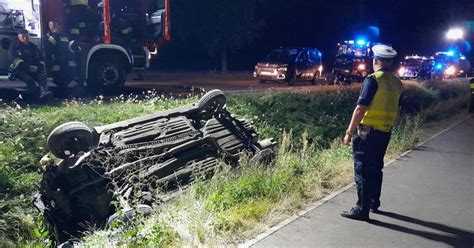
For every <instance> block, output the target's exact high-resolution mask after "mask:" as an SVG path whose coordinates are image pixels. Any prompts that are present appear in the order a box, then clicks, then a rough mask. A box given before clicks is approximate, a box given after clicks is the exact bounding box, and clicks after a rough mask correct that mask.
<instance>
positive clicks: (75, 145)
mask: <svg viewBox="0 0 474 248" xmlns="http://www.w3.org/2000/svg"><path fill="white" fill-rule="evenodd" d="M47 143H48V148H49V150H50V151H51V153H52V154H53V155H54V156H56V157H58V158H61V159H66V158H69V157H70V156H71V155H76V154H78V153H79V152H87V151H89V150H90V148H91V147H92V146H93V143H94V134H93V133H92V130H91V129H90V128H89V127H88V126H86V125H85V124H84V123H82V122H68V123H64V124H62V125H60V126H58V127H56V128H55V129H54V130H53V131H52V132H51V133H50V134H49V136H48V140H47Z"/></svg>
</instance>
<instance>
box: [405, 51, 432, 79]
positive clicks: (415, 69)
mask: <svg viewBox="0 0 474 248" xmlns="http://www.w3.org/2000/svg"><path fill="white" fill-rule="evenodd" d="M432 67H433V57H424V56H418V55H413V56H406V57H405V59H404V60H403V61H402V62H400V68H399V69H398V76H399V77H400V78H401V79H429V78H431V70H432Z"/></svg>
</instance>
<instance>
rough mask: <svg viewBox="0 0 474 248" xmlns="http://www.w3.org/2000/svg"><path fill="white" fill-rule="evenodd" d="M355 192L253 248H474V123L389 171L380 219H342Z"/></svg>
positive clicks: (375, 216)
mask: <svg viewBox="0 0 474 248" xmlns="http://www.w3.org/2000/svg"><path fill="white" fill-rule="evenodd" d="M355 201H356V191H355V188H354V187H352V188H350V189H349V190H347V191H345V192H344V193H342V194H340V195H338V196H336V197H335V198H333V199H331V200H330V201H328V202H326V203H325V204H323V205H321V206H320V207H317V208H315V209H313V210H311V211H310V212H308V213H307V214H305V215H303V216H301V217H299V218H298V219H296V220H295V221H293V222H291V223H290V224H288V225H286V226H285V227H283V228H281V229H279V230H278V231H276V232H275V233H273V234H271V235H270V236H267V237H266V238H264V239H263V240H260V241H259V242H257V243H256V244H255V245H253V247H377V248H378V247H430V248H431V247H473V246H474V117H473V116H471V118H470V119H468V120H467V121H464V122H462V123H461V124H459V125H457V126H456V127H454V128H452V129H451V130H449V131H448V132H445V133H444V134H442V135H440V136H438V137H437V138H435V139H433V140H431V141H430V142H428V143H426V144H425V145H423V146H421V147H419V148H418V149H416V150H414V151H412V152H410V153H409V154H408V155H407V156H405V157H402V158H401V159H399V160H398V161H396V162H394V163H393V164H391V165H390V166H388V167H386V168H385V169H384V182H383V189H382V206H381V210H383V212H381V213H380V214H371V215H370V218H371V221H370V222H361V221H354V220H349V219H346V218H342V217H341V216H340V215H339V213H340V212H341V211H343V210H347V209H349V208H350V207H352V206H353V204H354V202H355Z"/></svg>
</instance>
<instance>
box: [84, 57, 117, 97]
mask: <svg viewBox="0 0 474 248" xmlns="http://www.w3.org/2000/svg"><path fill="white" fill-rule="evenodd" d="M89 68H90V73H89V80H88V82H87V85H88V88H89V91H90V92H91V93H92V94H107V95H111V94H116V93H118V92H120V90H121V89H122V88H123V86H124V85H125V80H126V72H125V65H124V63H123V62H122V60H121V59H120V58H117V57H116V56H103V57H99V58H97V59H95V60H94V61H93V62H92V63H91V64H90V66H89Z"/></svg>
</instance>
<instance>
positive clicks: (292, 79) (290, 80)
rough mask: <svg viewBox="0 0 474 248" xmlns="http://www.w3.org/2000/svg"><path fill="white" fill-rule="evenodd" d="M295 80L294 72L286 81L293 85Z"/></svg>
mask: <svg viewBox="0 0 474 248" xmlns="http://www.w3.org/2000/svg"><path fill="white" fill-rule="evenodd" d="M295 82H296V74H293V76H291V78H289V79H288V81H287V83H288V86H293V85H295Z"/></svg>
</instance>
